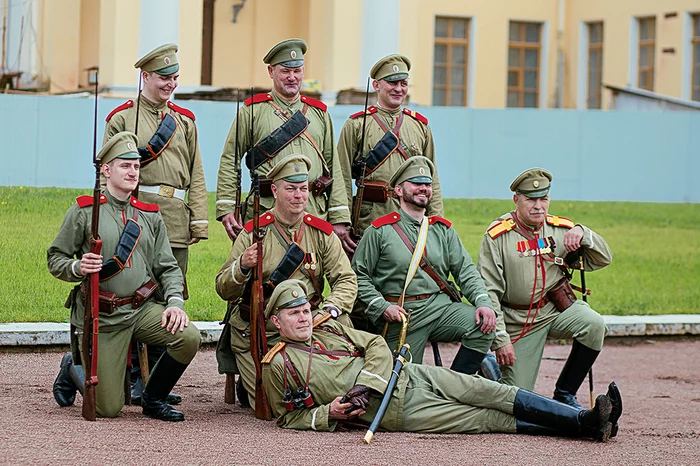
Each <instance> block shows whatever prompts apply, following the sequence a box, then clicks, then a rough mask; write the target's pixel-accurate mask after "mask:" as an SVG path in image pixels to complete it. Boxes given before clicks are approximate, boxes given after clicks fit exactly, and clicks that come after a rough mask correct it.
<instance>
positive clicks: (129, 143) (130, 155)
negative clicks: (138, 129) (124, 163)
mask: <svg viewBox="0 0 700 466" xmlns="http://www.w3.org/2000/svg"><path fill="white" fill-rule="evenodd" d="M137 144H138V139H137V138H136V135H135V134H134V133H132V132H131V131H122V132H121V133H117V134H115V135H114V136H112V137H111V138H110V139H109V141H107V143H106V144H105V145H104V146H102V149H101V150H100V153H99V154H97V160H99V161H100V162H102V163H109V162H111V161H112V160H114V159H140V158H141V155H139V151H138V149H137V147H138V146H137Z"/></svg>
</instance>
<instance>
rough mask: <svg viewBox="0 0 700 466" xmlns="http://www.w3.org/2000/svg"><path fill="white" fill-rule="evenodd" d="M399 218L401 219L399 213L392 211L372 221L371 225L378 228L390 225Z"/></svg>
mask: <svg viewBox="0 0 700 466" xmlns="http://www.w3.org/2000/svg"><path fill="white" fill-rule="evenodd" d="M399 220H401V215H400V214H399V213H398V212H392V213H390V214H386V215H384V216H383V217H379V218H378V219H376V220H375V221H374V222H372V226H373V227H374V228H379V227H383V226H384V225H391V224H392V223H396V222H398V221H399Z"/></svg>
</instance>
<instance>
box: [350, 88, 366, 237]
mask: <svg viewBox="0 0 700 466" xmlns="http://www.w3.org/2000/svg"><path fill="white" fill-rule="evenodd" d="M368 105H369V78H367V88H366V89H365V111H364V113H363V114H362V138H361V139H360V146H359V147H358V148H357V156H356V157H355V158H356V159H357V158H359V160H360V161H361V164H360V166H361V169H362V170H361V171H360V177H359V178H358V179H357V192H356V193H355V202H354V203H353V205H352V218H351V219H350V226H351V227H352V229H353V231H354V232H355V235H356V236H357V237H359V236H360V235H359V226H360V210H361V209H362V198H363V197H364V195H365V168H366V166H367V157H365V153H364V152H365V136H366V135H367V106H368Z"/></svg>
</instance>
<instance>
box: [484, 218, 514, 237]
mask: <svg viewBox="0 0 700 466" xmlns="http://www.w3.org/2000/svg"><path fill="white" fill-rule="evenodd" d="M513 227H515V221H514V220H513V219H512V218H507V219H505V220H501V222H500V223H497V224H495V225H494V226H492V227H491V228H489V229H488V230H487V231H488V234H489V236H490V237H491V238H492V239H496V238H498V237H499V236H501V235H502V234H503V233H505V232H507V231H510V230H512V229H513Z"/></svg>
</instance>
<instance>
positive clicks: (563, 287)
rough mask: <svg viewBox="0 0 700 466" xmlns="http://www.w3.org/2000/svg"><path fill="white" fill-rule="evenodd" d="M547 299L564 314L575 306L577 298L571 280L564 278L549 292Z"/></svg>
mask: <svg viewBox="0 0 700 466" xmlns="http://www.w3.org/2000/svg"><path fill="white" fill-rule="evenodd" d="M547 299H549V301H551V302H552V303H553V304H554V307H556V308H557V310H558V311H559V312H564V311H566V310H567V309H568V308H569V307H571V305H572V304H574V302H575V301H576V296H575V295H574V290H573V289H572V288H571V284H570V283H569V280H567V279H566V278H562V279H561V281H559V283H557V284H556V286H554V288H552V289H551V290H549V291H548V292H547Z"/></svg>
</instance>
